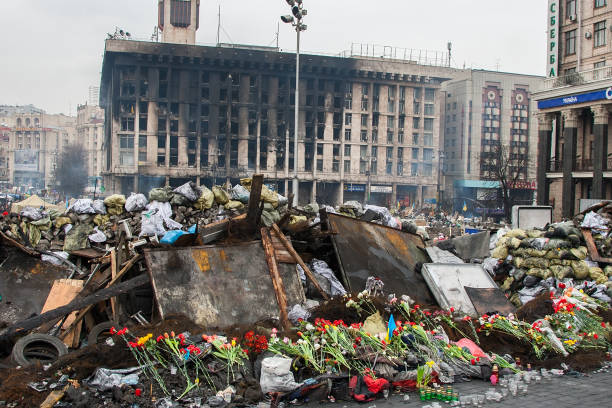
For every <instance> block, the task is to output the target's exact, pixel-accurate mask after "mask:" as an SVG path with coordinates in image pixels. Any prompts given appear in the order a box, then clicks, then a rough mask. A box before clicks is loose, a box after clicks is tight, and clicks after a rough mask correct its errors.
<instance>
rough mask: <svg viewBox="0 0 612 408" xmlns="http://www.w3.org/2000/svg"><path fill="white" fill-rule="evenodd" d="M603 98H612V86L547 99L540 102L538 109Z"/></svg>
mask: <svg viewBox="0 0 612 408" xmlns="http://www.w3.org/2000/svg"><path fill="white" fill-rule="evenodd" d="M602 99H612V87H610V88H607V89H600V90H599V91H593V92H587V93H583V94H578V95H570V96H563V97H561V98H553V99H545V100H543V101H539V102H538V109H548V108H556V107H558V106H566V105H575V104H577V103H585V102H591V101H600V100H602Z"/></svg>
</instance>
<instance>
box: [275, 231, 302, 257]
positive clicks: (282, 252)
mask: <svg viewBox="0 0 612 408" xmlns="http://www.w3.org/2000/svg"><path fill="white" fill-rule="evenodd" d="M270 237H271V238H272V246H273V247H274V255H275V256H276V261H277V262H280V263H286V264H296V263H297V262H296V260H295V258H294V257H293V256H292V255H291V254H290V253H289V252H288V251H287V249H286V248H285V245H284V244H283V242H282V241H281V240H280V238H279V237H277V236H276V234H274V233H272V234H270Z"/></svg>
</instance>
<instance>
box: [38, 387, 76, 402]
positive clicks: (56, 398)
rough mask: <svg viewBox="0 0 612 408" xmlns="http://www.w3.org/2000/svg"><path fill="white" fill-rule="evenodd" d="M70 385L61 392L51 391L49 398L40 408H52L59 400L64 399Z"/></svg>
mask: <svg viewBox="0 0 612 408" xmlns="http://www.w3.org/2000/svg"><path fill="white" fill-rule="evenodd" d="M69 386H70V384H66V385H65V386H64V388H62V389H61V390H55V391H51V392H50V393H49V395H47V398H45V400H44V401H43V402H42V403H41V404H40V408H52V407H53V406H54V405H55V404H56V403H57V402H58V401H59V400H61V399H62V398H63V397H64V394H65V393H66V391H67V390H68V387H69Z"/></svg>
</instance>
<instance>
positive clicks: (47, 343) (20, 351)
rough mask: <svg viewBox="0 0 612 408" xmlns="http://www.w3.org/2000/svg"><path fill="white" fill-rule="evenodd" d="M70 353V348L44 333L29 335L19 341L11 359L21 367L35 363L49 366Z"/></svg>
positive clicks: (14, 347)
mask: <svg viewBox="0 0 612 408" xmlns="http://www.w3.org/2000/svg"><path fill="white" fill-rule="evenodd" d="M67 353H68V347H66V345H65V344H64V342H62V341H61V340H60V339H58V338H57V337H53V336H50V335H48V334H43V333H33V334H28V335H27V336H24V337H22V338H20V339H19V340H17V342H16V343H15V346H13V351H12V353H11V357H12V359H13V361H14V362H15V363H17V364H18V365H20V366H23V367H25V366H28V365H30V364H33V363H35V362H41V363H42V364H49V363H52V362H54V361H55V360H57V359H58V358H60V357H61V356H63V355H65V354H67Z"/></svg>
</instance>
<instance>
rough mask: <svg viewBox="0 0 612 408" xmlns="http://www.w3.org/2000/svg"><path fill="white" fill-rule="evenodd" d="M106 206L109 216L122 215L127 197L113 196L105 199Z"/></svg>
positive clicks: (121, 195)
mask: <svg viewBox="0 0 612 408" xmlns="http://www.w3.org/2000/svg"><path fill="white" fill-rule="evenodd" d="M104 204H105V205H106V211H107V213H108V214H109V215H121V214H123V206H124V205H125V196H124V195H123V194H113V195H112V196H110V197H106V198H105V199H104Z"/></svg>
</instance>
